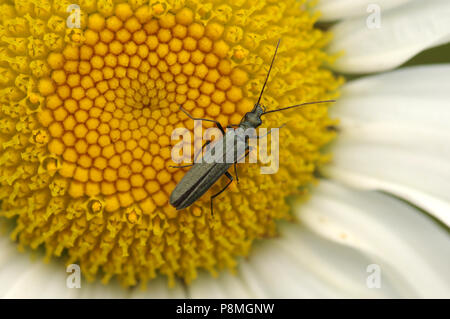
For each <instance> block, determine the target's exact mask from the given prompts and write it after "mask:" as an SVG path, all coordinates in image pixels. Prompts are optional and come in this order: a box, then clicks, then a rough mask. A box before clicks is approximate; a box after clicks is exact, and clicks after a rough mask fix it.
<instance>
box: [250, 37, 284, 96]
mask: <svg viewBox="0 0 450 319" xmlns="http://www.w3.org/2000/svg"><path fill="white" fill-rule="evenodd" d="M280 42H281V39H279V40H278V43H277V48H276V49H275V53H274V54H273V58H272V62H271V63H270V68H269V72H267V77H266V80H265V81H264V85H263V87H262V89H261V93H260V94H259V98H258V102H256V105H259V102H261V98H262V95H263V93H264V89H265V88H266V84H267V80H269V75H270V71H272V66H273V62H274V61H275V57H276V56H277V51H278V47H279V46H280Z"/></svg>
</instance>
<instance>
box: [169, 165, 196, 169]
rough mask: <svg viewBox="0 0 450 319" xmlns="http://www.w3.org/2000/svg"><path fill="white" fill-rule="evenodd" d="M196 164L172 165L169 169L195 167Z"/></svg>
mask: <svg viewBox="0 0 450 319" xmlns="http://www.w3.org/2000/svg"><path fill="white" fill-rule="evenodd" d="M193 165H194V164H187V165H180V166H173V165H170V166H169V167H172V168H183V167H190V166H193Z"/></svg>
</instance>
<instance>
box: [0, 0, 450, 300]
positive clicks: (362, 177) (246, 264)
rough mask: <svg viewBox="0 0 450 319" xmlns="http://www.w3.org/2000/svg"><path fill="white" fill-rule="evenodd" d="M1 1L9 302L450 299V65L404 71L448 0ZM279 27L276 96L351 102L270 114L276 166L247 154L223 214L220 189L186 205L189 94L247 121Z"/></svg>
mask: <svg viewBox="0 0 450 319" xmlns="http://www.w3.org/2000/svg"><path fill="white" fill-rule="evenodd" d="M72 2H73V3H72ZM0 10H1V12H2V15H1V16H0V74H1V77H0V143H1V145H2V147H1V150H0V170H1V174H0V175H1V176H0V199H1V205H2V209H1V211H0V216H1V218H2V219H1V222H2V224H1V225H2V228H1V231H2V237H0V245H1V246H2V247H1V250H0V251H1V253H0V283H1V284H0V295H1V296H2V297H6V298H13V297H33V298H36V297H40V298H48V297H57V298H79V297H81V298H88V297H94V298H96V297H99V298H121V297H137V298H170V297H178V298H185V297H191V298H211V297H218V298H255V297H256V298H264V297H274V298H279V297H285V298H286V297H287V298H300V297H306V298H311V297H321V298H323V297H325V298H334V297H366V298H378V297H449V296H450V276H449V273H448V269H449V266H450V257H449V256H450V241H449V234H448V226H449V224H450V213H449V209H450V204H449V203H450V197H449V194H448V192H447V189H448V188H449V185H448V183H449V182H448V180H449V178H448V177H449V176H448V172H449V170H448V163H447V162H448V159H449V157H450V150H449V149H448V147H447V145H446V144H447V143H445V142H446V141H448V137H449V133H448V125H447V123H446V119H447V118H449V117H448V116H446V115H450V114H448V113H449V111H448V110H447V109H446V105H447V104H448V102H447V101H446V96H447V93H448V91H449V89H450V87H449V85H450V78H449V77H450V76H449V75H448V74H450V72H448V71H450V65H446V64H440V65H433V66H414V67H406V68H400V69H399V70H395V71H391V70H392V69H395V68H398V67H399V66H401V65H402V64H404V63H405V62H406V61H408V60H409V59H411V58H412V57H413V56H415V55H417V54H418V53H420V52H421V51H424V50H426V49H428V48H431V47H435V46H438V45H441V44H445V43H447V42H448V41H450V21H449V19H448V18H447V17H448V15H449V14H450V4H449V3H448V1H444V0H431V1H426V2H425V1H408V0H403V1H402V0H397V1H379V3H378V4H372V3H371V2H370V1H366V0H358V1H351V2H350V1H347V0H328V1H326V0H323V1H321V2H319V4H318V6H316V7H314V6H312V5H311V3H309V2H308V1H295V0H285V1H271V0H267V1H264V0H229V1H222V0H210V1H197V0H178V1H176V0H150V1H149V0H130V1H116V0H100V1H91V0H80V1H67V0H54V1H50V0H40V1H35V0H16V1H5V0H3V1H2V3H1V4H0ZM366 10H368V11H369V12H367V11H366ZM369 15H370V16H369ZM319 17H320V18H319ZM318 19H319V22H325V23H322V24H321V25H329V23H328V22H335V23H333V24H331V25H332V26H331V28H330V29H328V28H325V27H324V28H319V27H317V26H316V22H317V20H318ZM336 21H337V22H336ZM279 38H282V45H281V46H280V50H279V54H278V56H277V60H276V63H275V65H274V69H273V72H272V74H271V77H270V80H269V84H268V87H267V91H266V92H265V94H264V96H263V100H262V103H263V104H264V105H265V106H267V107H268V108H270V109H272V108H273V109H275V108H277V107H283V106H288V105H292V104H296V103H299V102H306V101H318V100H328V99H332V98H338V102H337V103H336V104H335V105H333V106H331V105H330V104H317V105H311V106H308V107H305V108H301V109H297V110H292V111H288V112H284V113H281V112H280V113H275V114H272V115H271V116H270V117H269V116H267V118H265V121H264V126H267V127H279V126H281V125H282V124H284V123H286V125H285V126H284V127H283V129H281V130H280V141H281V142H280V168H279V171H278V172H277V173H276V174H273V175H261V174H259V166H258V165H255V164H245V165H238V172H239V176H240V183H239V185H237V184H234V185H233V186H232V187H231V189H229V190H228V191H227V192H226V193H224V194H223V195H222V196H221V197H220V200H217V201H216V205H215V215H214V217H212V216H211V215H210V210H209V196H203V197H202V198H201V199H200V200H199V201H197V202H196V203H195V204H194V205H193V206H191V207H189V208H187V209H185V210H182V211H176V210H175V209H174V208H173V207H171V206H170V205H169V203H168V199H169V196H170V193H171V191H172V190H173V188H174V187H175V185H176V184H177V183H178V182H179V181H180V180H181V178H182V177H183V175H184V174H185V172H186V169H176V168H172V167H170V166H171V165H173V162H172V160H171V148H172V146H173V145H174V141H172V140H171V133H172V131H173V130H174V129H175V128H178V127H186V128H188V129H190V130H192V129H193V122H192V121H191V119H190V118H188V117H187V116H186V115H185V114H183V113H182V112H180V111H179V106H180V105H183V107H184V108H185V109H186V110H187V111H188V112H189V113H191V114H192V115H193V116H195V117H207V118H211V119H215V120H217V121H219V122H220V123H221V124H222V125H223V126H226V125H228V124H231V123H239V121H240V120H241V118H242V117H243V115H244V114H245V113H246V112H248V111H250V110H251V109H252V107H253V104H254V102H255V99H256V97H257V96H258V94H259V91H260V89H261V86H262V83H263V81H264V79H265V75H266V74H267V71H268V67H269V63H270V60H271V57H272V54H273V51H274V48H275V46H276V42H277V40H278V39H279ZM330 67H331V68H333V69H334V71H331V70H330ZM368 73H380V74H375V75H367V74H368ZM350 74H353V75H354V74H365V75H366V76H364V77H355V76H349V75H350ZM344 75H345V76H347V77H348V78H349V79H352V78H354V79H353V80H350V81H348V82H347V83H346V84H344V77H345V76H344ZM204 126H205V127H206V128H207V127H209V126H208V125H204ZM194 142H197V141H194ZM225 183H226V181H225V180H224V181H220V182H219V183H217V185H215V186H214V187H213V188H212V189H211V191H210V192H211V194H213V193H216V192H217V191H218V190H219V189H221V187H223V186H224V185H225ZM17 248H19V250H21V251H22V252H18V251H17ZM30 255H31V256H33V257H34V258H33V260H30ZM66 266H67V268H66ZM72 271H73V273H71V272H72ZM68 272H69V273H68ZM78 272H79V273H81V276H82V278H83V279H82V282H81V288H80V289H77V288H73V287H72V286H71V284H73V282H72V281H71V280H72V279H73V278H74V277H73V276H74V275H77V273H78ZM75 281H76V280H75ZM183 283H185V284H183Z"/></svg>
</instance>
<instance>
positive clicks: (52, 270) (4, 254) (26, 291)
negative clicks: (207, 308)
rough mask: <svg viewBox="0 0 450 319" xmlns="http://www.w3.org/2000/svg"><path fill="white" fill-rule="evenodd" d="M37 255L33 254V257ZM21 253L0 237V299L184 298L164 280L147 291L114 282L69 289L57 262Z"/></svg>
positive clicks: (67, 274) (150, 286)
mask: <svg viewBox="0 0 450 319" xmlns="http://www.w3.org/2000/svg"><path fill="white" fill-rule="evenodd" d="M34 254H36V253H34ZM34 259H35V260H33V258H31V257H30V252H25V253H20V252H19V251H18V250H17V249H16V244H14V243H12V242H11V241H10V240H9V239H8V237H7V236H6V235H5V234H3V233H2V234H1V236H0V298H58V299H60V298H102V299H103V298H105V299H114V298H129V297H131V298H185V297H186V294H185V292H184V290H183V288H182V286H181V285H178V286H177V287H175V288H173V289H170V288H169V287H168V285H167V280H164V279H163V278H158V279H156V280H153V281H151V282H150V283H149V284H148V288H147V290H141V289H140V288H134V289H125V288H123V287H121V286H120V285H119V284H118V283H117V282H116V281H115V280H112V281H111V282H110V283H108V284H107V285H103V284H102V283H100V282H99V281H96V282H94V283H87V282H86V281H85V280H82V282H81V288H68V287H67V284H66V281H67V278H68V276H69V275H70V274H69V273H67V272H66V267H65V265H64V264H63V263H62V262H61V261H60V260H52V261H51V262H50V263H45V262H43V260H42V258H40V257H39V258H34Z"/></svg>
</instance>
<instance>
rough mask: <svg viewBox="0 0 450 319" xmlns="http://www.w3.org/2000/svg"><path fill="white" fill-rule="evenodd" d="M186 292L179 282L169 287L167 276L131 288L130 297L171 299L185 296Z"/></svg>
mask: <svg viewBox="0 0 450 319" xmlns="http://www.w3.org/2000/svg"><path fill="white" fill-rule="evenodd" d="M186 297H187V294H186V292H185V289H184V288H183V286H182V284H181V283H177V285H176V286H175V287H173V288H169V285H168V281H167V278H165V277H158V278H156V279H153V280H151V281H149V282H148V283H147V287H146V288H145V289H142V288H140V287H136V288H134V289H132V292H131V295H130V298H137V299H172V298H177V299H180V298H186Z"/></svg>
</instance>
